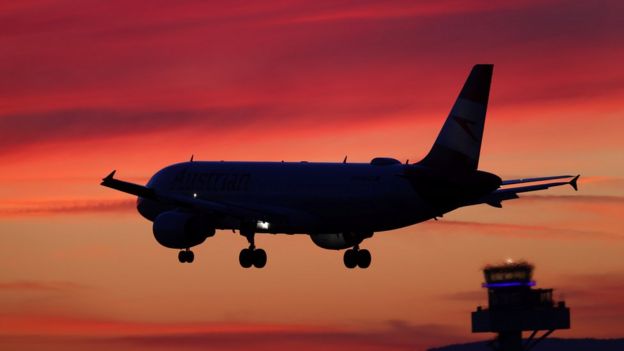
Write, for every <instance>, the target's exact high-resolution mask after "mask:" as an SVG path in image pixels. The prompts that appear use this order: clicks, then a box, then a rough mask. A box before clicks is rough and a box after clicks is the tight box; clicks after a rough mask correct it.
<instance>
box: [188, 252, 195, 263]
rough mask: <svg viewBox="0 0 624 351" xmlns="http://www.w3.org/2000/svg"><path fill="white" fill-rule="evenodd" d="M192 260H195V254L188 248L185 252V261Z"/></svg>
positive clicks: (191, 261)
mask: <svg viewBox="0 0 624 351" xmlns="http://www.w3.org/2000/svg"><path fill="white" fill-rule="evenodd" d="M193 261H195V254H194V253H193V251H191V250H189V251H187V252H186V262H187V263H193Z"/></svg>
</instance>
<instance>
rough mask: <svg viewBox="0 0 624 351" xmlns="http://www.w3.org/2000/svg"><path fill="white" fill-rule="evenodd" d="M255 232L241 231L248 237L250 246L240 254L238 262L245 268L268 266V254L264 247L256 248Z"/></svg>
mask: <svg viewBox="0 0 624 351" xmlns="http://www.w3.org/2000/svg"><path fill="white" fill-rule="evenodd" d="M254 234H255V233H254V232H253V231H251V232H243V231H241V235H243V236H244V237H246V238H247V241H249V248H248V249H242V250H241V252H240V254H239V255H238V262H239V263H240V265H241V267H243V268H250V267H251V266H254V267H256V268H262V267H264V266H266V263H267V254H266V252H265V251H264V250H262V249H256V245H255V243H254Z"/></svg>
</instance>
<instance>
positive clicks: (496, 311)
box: [472, 262, 570, 351]
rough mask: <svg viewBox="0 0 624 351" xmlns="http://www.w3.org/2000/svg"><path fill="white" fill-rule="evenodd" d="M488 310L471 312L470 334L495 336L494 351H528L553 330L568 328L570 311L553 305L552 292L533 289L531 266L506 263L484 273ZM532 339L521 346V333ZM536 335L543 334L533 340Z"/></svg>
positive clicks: (490, 268) (561, 305)
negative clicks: (540, 332) (529, 333)
mask: <svg viewBox="0 0 624 351" xmlns="http://www.w3.org/2000/svg"><path fill="white" fill-rule="evenodd" d="M483 275H484V277H485V283H483V285H482V286H483V287H484V288H486V289H487V292H488V307H487V308H483V307H481V306H479V307H477V310H476V311H474V312H472V332H473V333H497V334H498V336H497V337H496V339H495V340H493V341H492V342H490V344H489V345H490V346H491V347H492V348H493V349H494V350H497V351H523V350H530V349H531V348H533V347H534V346H535V345H537V344H538V343H539V342H540V341H542V340H544V339H545V338H546V337H548V336H549V335H550V334H551V333H552V332H554V331H555V330H556V329H569V328H570V309H569V308H568V307H566V305H565V302H564V301H559V302H557V303H555V301H553V298H552V293H553V289H535V288H533V287H534V286H535V281H534V280H532V279H533V265H531V264H529V263H527V262H517V263H511V262H509V263H505V264H501V265H495V266H487V267H485V268H484V269H483ZM523 331H530V332H531V335H530V336H529V338H528V339H527V340H526V341H525V342H524V343H523V341H522V332H523ZM539 331H545V332H544V334H542V335H541V336H540V337H536V336H537V334H538V332H539Z"/></svg>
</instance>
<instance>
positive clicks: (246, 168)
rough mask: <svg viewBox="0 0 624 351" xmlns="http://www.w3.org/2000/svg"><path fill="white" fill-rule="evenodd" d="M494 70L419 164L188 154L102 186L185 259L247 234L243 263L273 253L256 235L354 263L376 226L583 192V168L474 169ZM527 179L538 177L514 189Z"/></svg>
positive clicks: (484, 69)
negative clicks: (142, 180) (129, 201)
mask: <svg viewBox="0 0 624 351" xmlns="http://www.w3.org/2000/svg"><path fill="white" fill-rule="evenodd" d="M493 68H494V66H493V65H490V64H479V65H475V66H474V67H473V68H472V71H471V72H470V75H469V76H468V79H467V80H466V82H465V84H464V86H463V88H462V90H461V92H460V94H459V97H458V98H457V100H456V101H455V104H454V105H453V107H452V109H451V112H450V114H449V116H448V118H447V119H446V122H445V123H444V125H443V127H442V130H441V131H440V133H439V135H438V137H437V139H436V140H435V143H434V144H433V147H432V148H431V150H430V151H429V153H428V154H427V155H426V156H425V158H424V159H422V160H421V161H420V162H418V163H414V164H407V163H406V164H403V163H401V162H399V161H398V160H395V159H393V158H386V157H377V158H374V159H373V160H372V161H371V162H370V163H347V162H346V157H345V159H344V160H343V162H337V163H331V162H327V163H313V162H305V161H303V162H283V161H282V162H224V161H221V162H199V161H194V160H193V159H191V160H190V161H189V162H183V163H177V164H173V165H170V166H168V167H165V168H163V169H161V170H160V171H158V172H157V173H156V174H154V176H152V178H151V179H150V180H149V182H148V183H147V185H145V186H143V185H139V184H134V183H130V182H126V181H123V180H119V179H116V178H114V175H115V171H113V172H112V173H110V174H109V175H108V176H106V177H105V178H104V179H103V180H102V183H101V185H103V186H106V187H109V188H113V189H116V190H119V191H122V192H125V193H128V194H132V195H136V196H137V197H138V201H137V209H138V211H139V213H140V214H141V215H142V216H143V217H145V218H146V219H148V220H150V221H152V222H153V233H154V237H155V238H156V240H157V241H158V242H159V243H160V244H161V245H163V246H165V247H168V248H172V249H178V250H180V251H179V254H178V259H179V261H180V262H189V263H190V262H193V260H194V254H193V252H192V251H191V250H190V248H191V247H193V246H196V245H199V244H201V243H203V242H204V241H205V240H206V238H208V237H211V236H213V235H214V234H215V230H217V229H229V230H233V231H235V230H238V231H239V232H240V234H241V235H242V236H244V237H245V238H247V240H248V242H249V247H248V248H244V249H243V250H241V251H240V254H239V263H240V265H241V266H242V267H245V268H249V267H251V266H254V267H256V268H262V267H264V266H265V265H266V262H267V255H266V252H265V251H264V250H263V249H259V248H256V245H255V235H256V234H259V233H271V234H280V233H282V234H305V235H309V236H310V238H311V239H312V241H313V242H314V243H315V244H316V245H318V246H319V247H321V248H324V249H330V250H343V249H347V250H346V251H345V253H344V256H343V261H344V264H345V266H346V267H347V268H355V267H360V268H367V267H368V266H369V265H370V263H371V254H370V252H369V251H368V250H366V249H360V244H361V243H362V241H363V240H365V239H367V238H370V237H372V236H373V234H374V233H377V232H382V231H388V230H393V229H397V228H402V227H405V226H410V225H413V224H416V223H419V222H423V221H426V220H429V219H432V218H434V219H437V217H442V216H443V215H444V214H445V213H447V212H450V211H453V210H455V209H457V208H459V207H463V206H471V205H478V204H488V205H490V206H494V207H499V208H500V207H502V202H503V201H506V200H511V199H516V198H518V197H519V194H520V193H524V192H530V191H538V190H544V189H547V188H550V187H555V186H561V185H566V184H569V185H571V186H572V187H573V188H574V189H575V190H577V181H578V178H579V176H578V175H577V176H571V175H560V176H550V177H539V178H527V179H512V180H504V181H503V180H501V178H500V177H498V176H497V175H495V174H492V173H488V172H484V171H480V170H478V169H477V168H478V163H479V154H480V151H481V140H482V138H483V127H484V123H485V115H486V110H487V105H488V99H489V92H490V84H491V80H492V72H493ZM562 179H567V180H566V181H561V180H562ZM555 180H559V181H555ZM524 183H534V184H531V185H523V186H517V187H508V186H509V185H514V184H524Z"/></svg>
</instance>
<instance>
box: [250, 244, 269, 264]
mask: <svg viewBox="0 0 624 351" xmlns="http://www.w3.org/2000/svg"><path fill="white" fill-rule="evenodd" d="M252 253H253V266H254V267H256V268H262V267H264V266H266V263H267V254H266V252H265V251H264V250H262V249H257V250H254V251H252Z"/></svg>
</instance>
